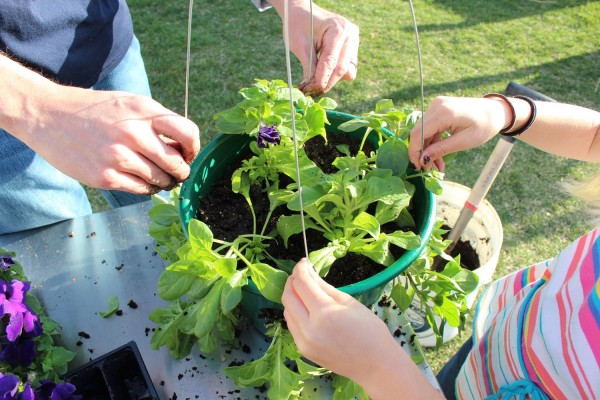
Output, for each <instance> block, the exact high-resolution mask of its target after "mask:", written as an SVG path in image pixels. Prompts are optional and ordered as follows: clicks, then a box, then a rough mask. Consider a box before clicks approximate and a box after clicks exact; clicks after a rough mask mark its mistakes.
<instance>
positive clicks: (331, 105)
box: [319, 97, 338, 110]
mask: <svg viewBox="0 0 600 400" xmlns="http://www.w3.org/2000/svg"><path fill="white" fill-rule="evenodd" d="M319 105H320V106H321V107H323V108H324V109H325V110H335V109H336V108H337V106H338V105H337V102H336V101H335V100H333V99H332V98H330V97H321V98H320V99H319Z"/></svg>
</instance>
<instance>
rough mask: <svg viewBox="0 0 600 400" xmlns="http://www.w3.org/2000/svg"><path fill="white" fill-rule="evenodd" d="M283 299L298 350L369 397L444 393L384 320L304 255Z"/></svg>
mask: <svg viewBox="0 0 600 400" xmlns="http://www.w3.org/2000/svg"><path fill="white" fill-rule="evenodd" d="M282 302H283V305H284V306H285V310H284V316H285V319H286V321H287V325H288V328H289V330H290V332H291V334H292V336H293V337H294V340H295V342H296V344H297V345H298V349H299V350H300V352H301V353H302V355H304V356H305V357H307V358H308V359H310V360H312V361H313V362H315V363H317V364H319V365H321V366H323V367H325V368H328V369H330V370H332V371H334V372H336V373H338V374H340V375H343V376H345V377H347V378H349V379H352V380H353V381H355V382H356V383H358V384H359V385H361V387H362V388H363V389H365V390H366V392H367V393H368V394H369V396H370V397H371V398H372V399H373V400H379V399H381V400H387V399H439V398H443V397H442V395H441V394H440V393H439V392H438V391H437V390H436V389H434V388H433V386H431V385H430V384H429V382H428V381H427V379H426V378H425V376H424V375H423V373H422V372H421V371H420V370H419V369H418V368H417V366H416V365H415V363H414V362H413V361H412V359H411V358H410V357H409V356H408V354H407V353H406V351H404V350H403V349H402V348H401V347H400V346H399V345H398V344H397V343H396V341H395V340H394V338H393V337H392V334H391V333H390V332H389V330H388V328H387V326H386V325H385V323H384V322H383V321H382V320H381V319H379V318H378V317H377V316H376V315H375V314H373V312H372V311H371V310H369V309H368V308H367V307H365V306H364V305H362V304H361V303H359V302H358V301H357V300H356V299H354V298H353V297H352V296H350V295H348V294H346V293H344V292H342V291H339V290H338V289H336V288H334V287H333V286H331V285H329V284H328V283H326V282H325V281H324V280H322V279H321V278H320V277H319V276H318V275H317V273H316V272H315V271H314V269H313V268H312V266H310V265H309V263H308V262H307V261H306V260H301V261H300V262H299V263H298V264H297V265H296V267H295V268H294V271H293V273H292V275H291V276H290V278H289V279H288V281H287V283H286V285H285V290H284V292H283V297H282Z"/></svg>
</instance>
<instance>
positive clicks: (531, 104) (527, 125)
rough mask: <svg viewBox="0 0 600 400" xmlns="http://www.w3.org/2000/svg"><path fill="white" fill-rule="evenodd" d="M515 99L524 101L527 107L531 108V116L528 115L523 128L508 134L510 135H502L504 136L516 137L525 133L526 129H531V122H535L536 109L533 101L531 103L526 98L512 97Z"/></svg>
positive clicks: (530, 100)
mask: <svg viewBox="0 0 600 400" xmlns="http://www.w3.org/2000/svg"><path fill="white" fill-rule="evenodd" d="M513 97H514V98H515V99H521V100H525V101H526V102H528V103H529V106H530V107H531V114H530V115H529V119H528V120H527V122H525V125H523V127H522V128H521V129H517V130H516V131H514V132H510V133H503V135H505V136H517V135H520V134H521V133H523V132H525V131H526V130H527V129H529V128H531V125H533V121H535V117H536V115H537V107H536V105H535V101H533V100H532V99H530V98H529V97H527V96H513Z"/></svg>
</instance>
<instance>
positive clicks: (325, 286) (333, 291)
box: [306, 262, 353, 302]
mask: <svg viewBox="0 0 600 400" xmlns="http://www.w3.org/2000/svg"><path fill="white" fill-rule="evenodd" d="M306 267H307V268H308V269H309V275H310V276H311V277H312V278H313V279H314V280H315V282H316V283H317V285H319V287H320V288H321V290H323V292H324V293H325V294H326V295H328V296H329V297H331V298H332V299H333V300H334V301H337V302H343V301H348V300H349V299H353V298H352V296H350V295H349V294H347V293H344V292H342V291H341V290H339V289H337V288H336V287H334V286H333V285H331V284H329V283H327V282H326V281H325V280H324V279H323V278H322V277H320V276H319V274H318V273H317V271H315V269H314V268H313V267H312V265H311V264H310V263H309V262H306Z"/></svg>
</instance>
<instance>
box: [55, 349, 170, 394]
mask: <svg viewBox="0 0 600 400" xmlns="http://www.w3.org/2000/svg"><path fill="white" fill-rule="evenodd" d="M63 379H64V381H65V382H69V383H71V384H73V385H75V387H76V388H77V390H76V391H75V394H77V395H80V396H82V398H83V399H86V400H96V399H98V400H99V399H105V400H106V399H111V400H158V395H157V393H156V389H155V388H154V385H153V384H152V380H151V379H150V375H149V374H148V370H147V369H146V365H145V364H144V361H143V360H142V356H141V355H140V351H139V349H138V347H137V345H136V344H135V342H134V341H131V342H129V343H127V344H125V345H123V346H121V347H119V348H117V349H115V350H113V351H111V352H109V353H107V354H104V355H103V356H101V357H98V358H96V359H94V360H92V361H90V362H88V363H87V364H85V365H82V366H81V367H79V368H77V369H75V370H73V371H70V372H68V373H67V374H66V375H65V376H64V377H63Z"/></svg>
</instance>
